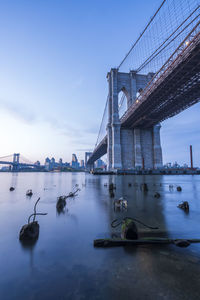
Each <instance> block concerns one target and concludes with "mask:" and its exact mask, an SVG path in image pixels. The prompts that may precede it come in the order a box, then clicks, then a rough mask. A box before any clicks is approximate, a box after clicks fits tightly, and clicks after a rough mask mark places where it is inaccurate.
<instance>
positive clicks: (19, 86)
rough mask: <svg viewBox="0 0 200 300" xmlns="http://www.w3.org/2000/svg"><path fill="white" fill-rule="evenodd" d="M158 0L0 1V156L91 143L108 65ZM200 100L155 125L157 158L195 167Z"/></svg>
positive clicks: (63, 152)
mask: <svg viewBox="0 0 200 300" xmlns="http://www.w3.org/2000/svg"><path fill="white" fill-rule="evenodd" d="M160 3H161V1H160V0H149V1H147V0H144V1H142V2H139V1H132V0H127V1H126V5H124V2H122V1H114V0H110V1H105V0H102V1H101V2H94V1H91V0H87V1H80V0H79V1H74V2H73V1H71V2H70V1H64V0H59V5H56V4H57V3H56V2H54V1H48V3H47V2H45V1H44V2H42V1H40V2H35V1H33V0H31V1H29V2H25V1H22V0H19V1H12V0H11V1H2V2H1V3H0V20H1V21H0V22H1V26H0V34H1V48H0V61H1V68H0V82H1V84H0V126H1V131H0V139H1V150H0V156H3V155H8V154H11V153H14V152H16V153H18V152H19V153H23V155H24V156H25V157H27V158H28V159H30V160H31V161H36V160H39V161H43V160H44V158H45V157H47V156H48V157H55V158H56V159H59V158H60V157H62V158H63V160H64V161H71V155H72V153H77V156H78V157H79V161H80V160H81V159H82V160H83V159H84V156H85V152H86V151H88V152H90V151H91V150H92V149H93V148H94V145H95V142H96V139H97V134H98V131H99V126H100V122H101V118H102V114H103V109H104V105H105V102H106V97H107V93H108V91H107V80H106V74H107V72H108V71H109V70H110V68H111V67H116V66H117V65H118V63H119V62H120V61H121V59H122V58H123V57H124V55H125V54H126V53H127V51H128V50H129V48H130V47H131V45H132V44H133V42H134V41H135V40H136V38H137V37H138V36H139V34H140V33H141V32H142V30H143V28H144V27H145V25H146V24H147V22H148V21H149V20H150V17H152V15H153V14H154V12H155V10H156V9H157V8H158V6H159V5H160ZM199 114H200V104H196V105H195V106H193V107H191V108H189V109H188V110H186V111H184V112H182V113H181V114H179V115H177V116H175V117H173V118H171V119H168V120H166V121H165V122H163V124H162V128H161V144H162V149H163V162H164V164H165V163H167V162H169V161H171V162H174V161H177V162H178V163H179V164H181V165H183V164H184V163H187V164H188V165H189V159H190V156H189V145H190V144H191V145H193V157H194V166H200V141H199V133H200V130H199Z"/></svg>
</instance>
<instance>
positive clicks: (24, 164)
mask: <svg viewBox="0 0 200 300" xmlns="http://www.w3.org/2000/svg"><path fill="white" fill-rule="evenodd" d="M0 165H11V166H21V167H35V168H37V167H38V166H37V165H35V164H26V163H16V162H12V161H0ZM39 167H44V166H41V165H40V166H39Z"/></svg>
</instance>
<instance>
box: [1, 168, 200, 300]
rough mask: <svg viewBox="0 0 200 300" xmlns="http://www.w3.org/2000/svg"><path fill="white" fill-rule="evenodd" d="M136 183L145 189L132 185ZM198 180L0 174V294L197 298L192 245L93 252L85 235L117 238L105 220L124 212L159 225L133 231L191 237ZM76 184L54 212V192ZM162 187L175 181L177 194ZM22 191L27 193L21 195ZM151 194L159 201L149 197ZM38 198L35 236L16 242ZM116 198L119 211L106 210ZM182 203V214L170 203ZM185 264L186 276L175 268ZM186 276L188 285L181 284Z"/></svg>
mask: <svg viewBox="0 0 200 300" xmlns="http://www.w3.org/2000/svg"><path fill="white" fill-rule="evenodd" d="M110 183H114V184H115V185H116V190H115V191H114V194H115V196H114V198H110V195H109V184H110ZM144 183H146V184H147V185H148V192H143V191H142V190H141V189H140V185H141V184H144ZM199 183H200V177H198V176H112V175H111V176H93V175H90V174H84V173H80V174H79V173H56V174H55V173H26V174H24V173H19V174H18V173H14V174H11V173H10V174H9V173H5V174H0V237H1V238H0V260H1V268H0V298H1V299H12V300H13V299H29V298H30V297H29V296H30V293H31V295H32V296H31V297H32V299H36V298H37V299H63V298H66V299H96V298H97V299H109V300H110V299H130V298H131V297H133V296H134V295H140V296H141V299H145V297H146V299H147V298H148V299H157V298H159V297H161V295H165V296H166V298H168V299H181V296H182V293H183V292H184V297H185V298H184V297H183V299H192V297H191V295H195V296H197V295H196V294H194V292H193V291H194V290H195V291H198V292H199V284H200V280H199V278H198V277H197V276H196V275H195V274H198V268H199V265H200V263H199V260H200V255H199V253H200V251H199V250H200V247H199V245H197V244H196V245H191V246H190V247H189V248H188V249H181V250H180V249H177V248H175V246H164V247H159V246H156V247H147V246H140V247H134V248H133V247H132V248H127V247H124V248H115V249H95V248H94V247H93V240H94V239H95V238H104V237H113V236H119V235H120V227H119V228H116V229H112V228H111V226H110V224H111V222H112V221H113V220H114V219H123V218H124V217H132V218H136V219H139V220H141V221H142V222H144V223H145V224H148V225H151V226H158V227H159V230H152V229H147V228H145V227H143V226H142V225H141V224H137V227H138V231H139V235H140V236H170V237H174V238H175V237H176V238H177V237H190V238H192V237H193V238H194V237H197V238H198V237H199V232H200V224H199V213H200V205H199V203H200V196H199V195H200V185H199ZM11 184H12V185H13V186H15V187H16V189H15V191H14V193H13V194H11V193H10V192H9V187H10V186H11ZM76 184H79V186H80V187H81V191H80V192H79V193H78V196H77V197H75V198H68V199H67V203H66V207H65V210H64V211H63V212H61V213H58V212H57V210H56V202H57V197H59V196H60V195H66V194H68V193H69V192H71V191H72V189H73V187H74V186H75V185H76ZM104 184H107V186H105V185H104ZM170 184H173V185H174V186H175V185H180V186H181V187H182V192H177V191H176V189H175V188H174V189H172V190H169V185H170ZM30 188H31V189H32V190H33V197H32V198H31V199H27V198H26V190H27V189H30ZM155 192H158V193H160V195H161V196H160V198H155V197H154V194H155ZM38 197H41V202H40V211H45V212H48V215H47V216H45V217H44V218H43V217H39V223H40V236H39V239H38V240H37V241H35V243H32V244H30V243H28V244H24V243H20V242H19V240H18V236H19V231H20V228H21V225H22V224H24V220H26V219H27V216H28V215H30V214H31V213H32V209H33V205H34V203H35V201H36V200H37V198H38ZM121 197H123V198H124V199H126V200H127V205H128V206H127V209H126V210H114V206H113V201H114V200H117V199H119V198H121ZM182 201H188V202H189V204H190V213H189V214H188V215H186V214H185V213H184V211H182V210H181V209H179V208H177V205H178V204H179V203H180V202H182ZM5 257H6V258H7V257H9V259H7V260H6V259H5ZM191 261H193V262H191ZM194 262H195V263H194ZM185 268H187V273H186V272H185V273H184V272H181V271H182V270H184V269H185ZM33 269H34V270H37V272H36V273H37V274H36V275H37V276H36V275H35V276H33ZM27 278H28V280H27ZM127 278H128V280H127ZM168 278H170V280H168ZM190 278H193V279H195V280H192V281H191V280H190ZM187 281H188V282H189V283H190V287H189V288H188V287H187V288H186V287H185V286H184V282H187ZM24 282H26V285H24ZM175 283H176V284H175ZM10 285H12V289H10V288H8V287H9V286H10ZM177 286H178V287H179V288H177ZM180 287H181V291H180ZM145 291H150V292H148V293H147V292H146V294H145ZM158 293H160V296H159V297H157V295H158ZM130 295H131V297H130ZM197 298H198V297H197ZM197 298H196V299H197Z"/></svg>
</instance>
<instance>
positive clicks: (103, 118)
mask: <svg viewBox="0 0 200 300" xmlns="http://www.w3.org/2000/svg"><path fill="white" fill-rule="evenodd" d="M108 100H109V95H108V96H107V100H106V104H105V107H104V112H103V117H102V120H101V125H100V128H99V132H98V136H97V141H96V144H95V146H94V148H96V146H97V145H98V142H99V138H100V135H101V133H102V131H103V129H105V128H103V125H104V121H105V117H106V111H107V108H108ZM106 125H107V124H106Z"/></svg>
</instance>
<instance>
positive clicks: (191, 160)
mask: <svg viewBox="0 0 200 300" xmlns="http://www.w3.org/2000/svg"><path fill="white" fill-rule="evenodd" d="M190 165H191V169H193V157H192V145H190Z"/></svg>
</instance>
